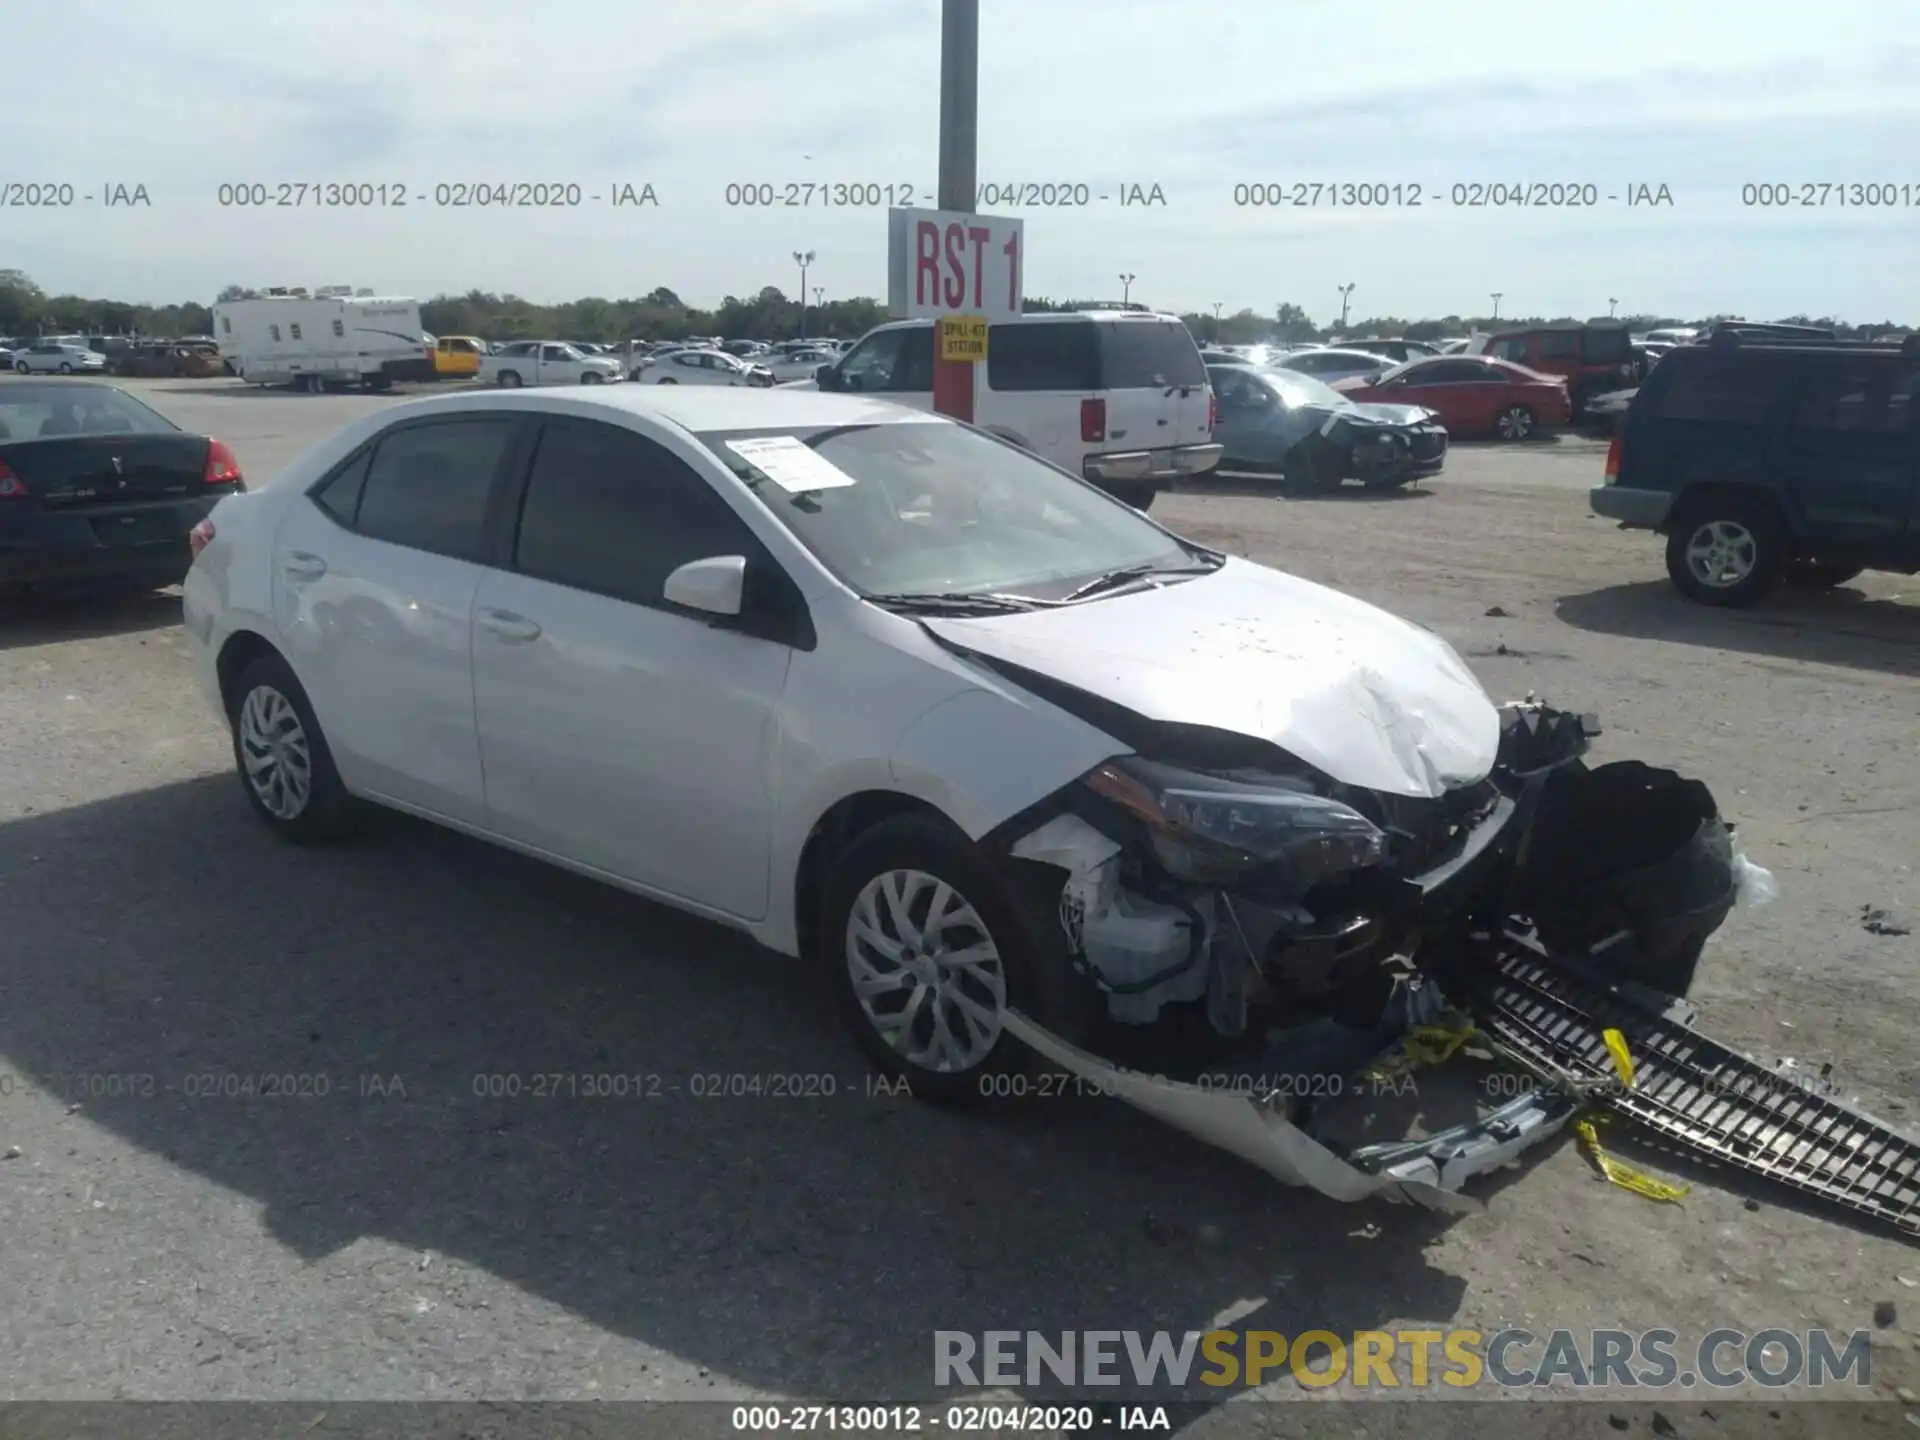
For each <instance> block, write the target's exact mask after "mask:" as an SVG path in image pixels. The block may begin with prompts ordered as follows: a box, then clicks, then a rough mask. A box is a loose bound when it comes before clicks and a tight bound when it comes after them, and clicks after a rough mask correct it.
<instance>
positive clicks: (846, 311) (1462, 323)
mask: <svg viewBox="0 0 1920 1440" xmlns="http://www.w3.org/2000/svg"><path fill="white" fill-rule="evenodd" d="M247 293H248V291H247V289H246V288H245V287H243V286H239V285H229V286H228V287H227V288H226V289H225V290H222V291H221V292H220V295H219V297H218V300H219V301H226V300H232V299H237V298H239V297H241V296H243V295H245V294H247ZM216 303H218V302H216ZM1110 303H1111V302H1101V301H1088V300H1050V299H1045V298H1034V299H1029V300H1027V301H1026V302H1025V308H1026V309H1027V310H1028V311H1029V312H1032V313H1040V312H1057V311H1066V310H1079V309H1085V308H1087V307H1088V306H1090V305H1097V304H1110ZM887 318H888V312H887V306H886V303H885V302H884V301H881V300H876V299H874V298H872V297H870V296H856V297H851V298H848V299H843V300H830V301H828V302H826V303H825V304H821V305H806V306H804V307H803V306H802V305H801V303H800V301H799V300H797V299H793V298H790V297H788V296H787V294H786V293H785V292H784V291H782V290H781V289H780V288H779V287H778V286H775V285H769V286H766V287H765V288H764V289H762V290H760V291H759V292H758V293H757V294H755V295H752V296H738V295H729V296H727V297H726V298H725V299H724V300H722V301H721V302H720V304H719V305H717V306H715V307H713V308H711V309H708V308H703V307H701V306H698V305H691V304H688V303H687V302H686V301H685V300H682V299H681V298H680V296H679V295H677V294H675V293H674V292H673V291H672V290H670V289H668V288H667V287H666V286H664V285H663V286H660V287H659V288H657V289H655V290H652V291H649V292H648V293H647V294H645V295H643V296H640V297H639V298H638V299H625V300H608V299H603V298H600V297H598V296H591V297H588V298H586V299H581V300H570V301H567V302H565V303H563V304H559V305H541V304H538V303H536V302H534V301H532V300H526V299H523V298H521V297H520V296H518V295H510V294H495V293H493V292H491V291H486V290H470V291H468V292H467V293H466V294H464V295H436V296H434V297H433V298H431V299H429V300H423V301H421V302H420V323H421V325H422V326H423V327H424V328H425V329H426V330H427V331H428V332H429V333H430V334H434V335H479V336H482V337H483V338H485V339H488V340H514V339H564V340H592V341H598V342H601V343H618V342H620V341H623V340H629V339H633V340H680V339H684V338H686V337H688V336H692V335H719V336H721V337H723V338H724V339H728V340H734V339H750V340H786V339H793V338H796V337H800V336H821V337H831V338H834V339H840V340H852V339H856V338H858V337H859V336H861V335H864V334H865V333H866V332H867V331H868V330H870V329H872V328H873V327H874V326H875V325H878V324H880V323H881V322H882V321H884V320H886V319H887ZM1180 318H1181V319H1182V320H1184V321H1185V322H1186V325H1187V328H1188V329H1189V330H1191V331H1192V332H1193V335H1194V338H1195V339H1197V340H1200V341H1202V342H1203V343H1208V342H1212V343H1219V344H1224V345H1252V344H1260V343H1264V342H1273V341H1280V342H1286V343H1294V344H1300V343H1305V342H1310V341H1320V340H1329V339H1332V338H1334V337H1335V336H1337V335H1341V334H1345V335H1353V336H1360V335H1396V336H1404V337H1406V338H1407V339H1409V340H1434V339H1438V338H1440V337H1442V336H1449V335H1467V334H1472V333H1475V332H1478V331H1486V330H1495V329H1502V328H1516V329H1517V328H1520V327H1524V326H1531V325H1545V324H1556V323H1566V322H1574V321H1578V320H1582V319H1590V318H1593V317H1589V316H1573V315H1555V316H1548V315H1524V316H1501V317H1500V318H1499V319H1497V320H1496V319H1495V318H1494V317H1492V316H1490V315H1445V316H1441V317H1439V318H1437V319H1435V318H1431V317H1429V318H1426V319H1413V318H1410V317H1408V316H1403V315H1373V316H1367V317H1364V318H1355V319H1351V320H1349V322H1348V323H1347V324H1346V325H1345V326H1344V327H1342V326H1339V325H1338V323H1337V321H1334V320H1332V319H1329V321H1328V322H1327V323H1325V324H1322V323H1319V322H1317V321H1315V320H1314V319H1313V318H1312V317H1311V316H1309V315H1308V314H1307V312H1306V311H1305V310H1304V309H1302V308H1301V307H1300V306H1298V305H1295V304H1292V303H1289V302H1281V303H1279V304H1276V305H1275V306H1274V308H1273V310H1272V312H1271V313H1270V314H1261V313H1260V312H1258V311H1255V310H1251V309H1242V310H1238V311H1236V312H1234V313H1233V314H1231V315H1212V314H1204V313H1199V312H1193V313H1189V314H1186V315H1182V316H1181V317H1180ZM1621 318H1622V319H1624V320H1625V321H1626V322H1627V323H1628V325H1630V326H1631V327H1632V328H1633V329H1636V330H1648V329H1653V328H1656V327H1664V326H1673V325H1702V324H1706V323H1707V322H1709V321H1712V320H1744V319H1747V318H1749V317H1747V316H1744V315H1707V316H1691V317H1690V316H1684V315H1630V316H1623V317H1621ZM1776 323H1783V324H1798V325H1829V326H1832V327H1833V328H1834V329H1836V330H1837V331H1838V332H1839V333H1840V334H1841V335H1843V336H1847V337H1849V338H1856V339H1873V338H1876V337H1878V336H1881V335H1888V334H1902V333H1905V331H1906V330H1907V329H1908V328H1910V327H1907V326H1903V325H1899V324H1896V323H1895V322H1893V321H1890V320H1889V321H1882V322H1879V323H1876V324H1859V325H1855V324H1847V323H1844V322H1842V321H1839V320H1836V319H1834V318H1833V317H1831V316H1820V317H1809V316H1806V315H1788V316H1782V317H1779V320H1778V321H1777V322H1776ZM212 332H213V311H212V307H210V306H207V305H202V304H198V303H197V302H194V301H186V302H183V303H181V304H178V305H137V304H133V303H131V302H128V301H122V300H103V299H97V298H96V299H90V298H87V297H84V296H79V295H48V294H47V293H46V292H45V291H43V290H42V289H41V288H40V287H39V286H38V285H36V284H34V282H33V281H32V280H31V279H29V278H28V277H27V276H26V275H24V274H22V273H21V272H20V271H18V270H7V269H0V335H22V336H32V335H56V334H72V333H79V334H88V335H157V336H173V335H208V334H211V333H212Z"/></svg>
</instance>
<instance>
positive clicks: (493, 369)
mask: <svg viewBox="0 0 1920 1440" xmlns="http://www.w3.org/2000/svg"><path fill="white" fill-rule="evenodd" d="M507 348H508V350H519V351H521V353H518V354H493V355H483V356H481V357H480V368H479V370H477V371H476V372H475V376H476V378H477V379H478V380H479V382H480V383H481V384H482V385H498V384H499V383H500V377H501V376H502V375H503V374H510V375H512V376H513V377H514V378H515V379H517V380H518V381H519V383H520V384H521V385H522V386H527V385H535V386H538V385H581V384H586V383H588V377H589V376H598V377H599V380H600V383H601V384H611V383H613V382H614V381H616V380H620V379H622V378H623V377H624V376H625V374H626V372H625V371H624V370H622V369H621V367H620V362H619V361H618V360H616V359H614V358H613V357H612V356H610V355H587V354H583V353H582V352H580V351H579V350H576V349H574V348H573V346H572V345H570V344H568V343H567V342H565V341H560V340H543V341H537V342H531V343H526V344H523V342H518V341H516V342H515V343H514V344H513V345H510V346H508V347H507ZM511 383H512V382H511V381H510V382H509V384H510V385H511Z"/></svg>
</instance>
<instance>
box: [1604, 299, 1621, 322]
mask: <svg viewBox="0 0 1920 1440" xmlns="http://www.w3.org/2000/svg"><path fill="white" fill-rule="evenodd" d="M1619 308H1620V302H1619V301H1618V300H1615V299H1614V298H1613V297H1612V296H1608V297H1607V318H1608V319H1609V320H1611V319H1612V318H1613V317H1614V314H1615V313H1616V312H1617V311H1618V310H1619Z"/></svg>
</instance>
